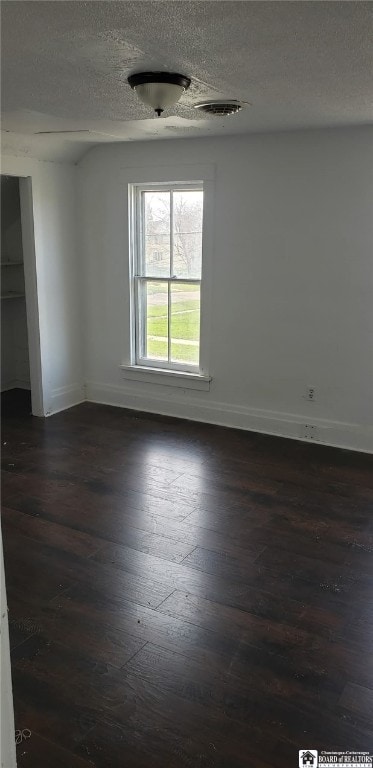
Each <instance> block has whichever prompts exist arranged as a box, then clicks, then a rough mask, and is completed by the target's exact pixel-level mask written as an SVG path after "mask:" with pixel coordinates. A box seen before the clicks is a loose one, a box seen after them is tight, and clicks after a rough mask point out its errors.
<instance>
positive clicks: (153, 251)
mask: <svg viewBox="0 0 373 768" xmlns="http://www.w3.org/2000/svg"><path fill="white" fill-rule="evenodd" d="M143 200H144V218H145V221H144V262H145V263H144V269H145V275H149V277H155V276H157V275H158V276H159V277H169V275H170V193H169V192H144V193H143Z"/></svg>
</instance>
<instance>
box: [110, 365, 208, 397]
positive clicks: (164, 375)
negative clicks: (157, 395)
mask: <svg viewBox="0 0 373 768" xmlns="http://www.w3.org/2000/svg"><path fill="white" fill-rule="evenodd" d="M119 367H120V369H121V371H122V375H123V377H124V378H125V379H132V380H133V381H143V382H145V383H148V384H163V385H164V386H167V387H182V389H199V390H200V391H203V392H208V391H209V389H210V381H211V376H202V375H201V374H199V373H185V372H184V371H168V370H165V369H163V368H148V367H145V366H141V365H120V366H119Z"/></svg>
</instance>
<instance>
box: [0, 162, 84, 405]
mask: <svg viewBox="0 0 373 768" xmlns="http://www.w3.org/2000/svg"><path fill="white" fill-rule="evenodd" d="M2 173H3V174H10V175H15V176H20V177H30V178H31V183H32V205H33V224H34V234H35V262H36V281H37V298H36V301H37V302H38V306H39V320H40V325H39V333H40V357H41V368H42V374H41V379H42V408H41V412H42V413H44V414H46V415H48V414H50V413H53V412H55V411H57V410H60V409H61V408H66V407H69V406H70V405H74V404H75V403H77V402H80V401H81V400H82V399H84V394H83V392H84V390H83V380H82V365H81V333H80V331H81V320H80V291H81V286H80V271H79V261H78V253H77V247H76V227H77V214H76V167H75V166H74V165H70V164H67V163H66V164H62V163H50V162H43V161H38V160H32V159H29V158H22V157H8V156H7V157H3V160H2ZM21 200H22V195H21ZM28 245H29V244H28V243H25V242H24V251H25V269H27V267H30V264H28V265H27V264H26V262H27V257H28V255H29V251H30V249H29V248H28ZM29 319H30V318H29ZM31 319H33V318H31ZM34 331H35V328H34ZM29 334H30V329H29ZM30 351H31V350H30ZM30 363H31V367H32V360H31V359H30ZM40 415H41V414H40Z"/></svg>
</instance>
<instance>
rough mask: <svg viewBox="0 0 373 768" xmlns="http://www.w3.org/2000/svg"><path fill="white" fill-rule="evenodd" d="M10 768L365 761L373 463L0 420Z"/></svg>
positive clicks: (195, 428) (372, 705) (312, 452)
mask: <svg viewBox="0 0 373 768" xmlns="http://www.w3.org/2000/svg"><path fill="white" fill-rule="evenodd" d="M2 468H3V473H2V474H3V480H2V494H3V495H2V498H3V513H2V525H3V535H4V549H5V568H6V576H7V590H8V603H9V619H10V632H11V647H12V674H13V686H14V700H15V713H16V727H17V728H19V729H25V728H28V729H30V730H31V732H32V735H31V738H30V739H29V740H28V741H24V742H23V743H22V744H20V745H19V747H18V765H19V766H20V768H89V767H91V768H92V765H93V766H96V768H192V767H193V768H251V766H253V768H291V767H292V766H298V750H299V749H319V750H322V749H324V750H353V749H360V750H369V749H373V724H372V723H373V717H372V711H373V666H372V656H371V650H372V641H373V607H372V594H373V573H372V553H373V537H372V527H373V526H372V511H373V473H372V468H373V457H372V456H366V455H363V454H358V453H352V452H348V451H341V450H337V449H332V448H327V447H323V446H319V445H318V446H316V445H308V444H304V443H297V442H294V441H290V440H283V439H280V438H272V437H267V436H264V435H258V434H253V433H247V432H240V431H236V430H228V429H223V428H220V427H213V426H208V425H203V424H197V423H190V422H185V421H184V422H183V421H178V420H175V419H169V418H165V417H159V416H152V415H146V414H137V413H135V412H129V411H124V410H121V409H117V408H110V407H106V406H97V405H92V404H88V403H87V404H84V405H81V406H78V407H76V408H72V409H70V410H69V411H65V412H64V413H60V414H57V415H55V416H52V417H50V418H48V419H46V420H43V419H38V418H34V417H32V416H30V415H29V408H28V406H27V405H26V407H25V408H22V398H21V400H19V402H18V404H17V408H15V409H14V408H13V410H12V409H11V408H10V409H9V408H8V409H7V408H5V409H4V413H3V433H2Z"/></svg>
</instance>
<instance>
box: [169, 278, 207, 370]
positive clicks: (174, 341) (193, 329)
mask: <svg viewBox="0 0 373 768" xmlns="http://www.w3.org/2000/svg"><path fill="white" fill-rule="evenodd" d="M199 326H200V286H199V285H198V283H197V284H195V285H194V284H193V283H177V284H175V283H171V362H173V363H187V364H188V365H197V366H198V365H199Z"/></svg>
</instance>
